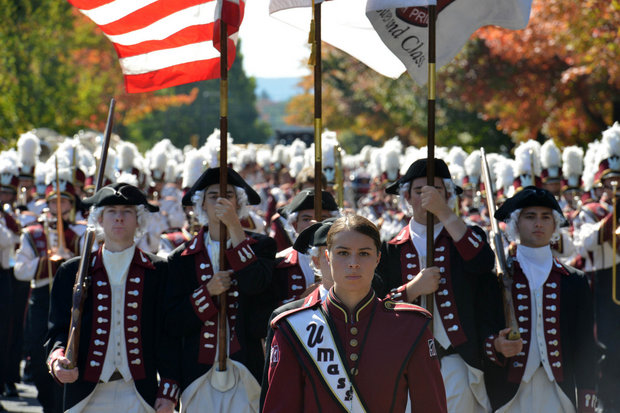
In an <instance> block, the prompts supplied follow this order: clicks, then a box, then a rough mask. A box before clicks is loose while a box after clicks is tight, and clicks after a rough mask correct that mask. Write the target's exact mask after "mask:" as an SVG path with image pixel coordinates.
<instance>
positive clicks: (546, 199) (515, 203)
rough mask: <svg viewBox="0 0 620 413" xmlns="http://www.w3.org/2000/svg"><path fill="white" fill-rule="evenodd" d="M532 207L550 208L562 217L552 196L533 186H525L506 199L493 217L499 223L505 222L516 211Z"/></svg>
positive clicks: (560, 209)
mask: <svg viewBox="0 0 620 413" xmlns="http://www.w3.org/2000/svg"><path fill="white" fill-rule="evenodd" d="M534 206H540V207H546V208H551V209H553V210H554V211H558V212H559V213H560V215H562V217H564V213H563V212H562V208H560V205H559V204H558V201H556V199H555V197H554V196H553V194H552V193H551V192H549V191H547V190H546V189H543V188H537V187H535V186H527V187H525V188H523V189H522V190H520V191H519V192H517V193H516V194H515V195H514V196H512V197H511V198H508V199H507V200H506V201H505V202H504V203H503V204H502V206H501V207H499V209H498V210H497V211H495V215H494V216H495V218H496V219H498V220H499V221H506V220H508V218H510V214H512V213H513V212H514V211H516V210H517V209H522V208H527V207H534ZM564 222H566V218H564Z"/></svg>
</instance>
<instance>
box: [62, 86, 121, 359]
mask: <svg viewBox="0 0 620 413" xmlns="http://www.w3.org/2000/svg"><path fill="white" fill-rule="evenodd" d="M115 106H116V101H115V100H114V98H112V99H111V100H110V109H109V111H108V120H107V122H106V125H105V132H104V135H103V142H102V148H101V160H100V162H99V168H98V173H97V182H96V185H95V193H97V191H98V190H99V189H100V188H101V186H102V185H103V178H104V176H105V164H106V161H107V158H108V148H109V146H110V135H111V134H112V126H113V123H114V119H113V118H114V107H115ZM94 243H95V228H93V227H90V226H89V227H88V228H87V229H86V233H85V234H84V247H83V249H82V256H81V258H80V266H79V269H78V272H77V274H76V275H75V284H74V285H73V300H72V308H71V327H70V328H69V337H68V339H67V347H66V349H65V357H66V358H67V359H68V360H69V364H68V366H67V367H68V368H74V367H76V365H77V358H78V350H79V343H80V330H81V326H82V310H83V309H84V302H85V301H86V292H87V290H88V287H89V285H90V277H89V275H88V267H89V264H90V253H91V250H92V249H93V245H94Z"/></svg>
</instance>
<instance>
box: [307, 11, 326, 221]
mask: <svg viewBox="0 0 620 413" xmlns="http://www.w3.org/2000/svg"><path fill="white" fill-rule="evenodd" d="M315 1H316V0H312V22H311V25H310V39H308V40H309V41H310V42H311V43H312V52H311V53H310V61H309V63H310V64H311V65H313V66H314V219H316V220H317V221H321V207H322V201H323V195H322V192H321V177H322V175H323V165H322V163H323V161H322V156H323V153H322V148H321V130H322V124H321V123H322V117H323V106H322V94H323V90H322V88H321V3H316V4H315Z"/></svg>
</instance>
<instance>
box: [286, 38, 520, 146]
mask: <svg viewBox="0 0 620 413" xmlns="http://www.w3.org/2000/svg"><path fill="white" fill-rule="evenodd" d="M322 49H323V60H322V65H323V99H322V102H323V125H324V126H325V127H326V128H328V129H332V130H336V131H338V132H342V133H345V132H346V135H347V136H351V135H352V136H356V137H364V136H370V137H371V138H372V139H373V140H375V141H379V142H381V141H384V140H387V139H390V138H392V137H394V136H398V137H399V138H400V139H401V140H402V141H403V143H405V144H406V145H411V144H413V145H416V146H424V145H426V140H427V94H426V88H420V87H419V86H417V85H415V84H414V83H413V81H412V80H411V78H410V77H409V75H407V74H404V75H402V76H401V77H400V78H398V79H390V78H386V77H383V76H381V75H379V74H377V73H376V72H374V71H373V70H371V69H369V68H367V67H366V66H365V65H364V64H363V63H361V62H359V61H357V60H356V59H354V58H352V57H350V56H349V55H347V54H345V53H343V52H341V51H339V50H337V49H335V48H333V47H329V46H327V45H323V48H322ZM313 81H314V80H313V76H312V75H309V76H306V77H304V78H303V79H302V81H301V83H300V86H301V87H302V88H303V90H304V93H303V94H301V95H299V96H296V97H294V98H292V99H291V101H290V102H289V105H288V107H287V113H288V116H287V118H286V121H287V122H288V123H290V124H298V125H312V122H313V109H312V108H313V106H312V104H313V103H312V102H313V96H312V89H313ZM436 125H437V126H436V142H437V145H442V146H449V145H461V146H464V147H465V148H467V149H470V150H471V149H474V148H476V147H479V146H480V145H481V144H483V145H484V146H485V147H487V148H488V149H489V150H496V151H498V150H500V149H501V148H502V146H504V147H507V146H509V145H510V139H509V137H508V136H506V135H504V134H502V133H501V132H498V131H497V130H496V128H495V122H494V121H493V120H484V119H481V118H480V117H479V116H478V114H477V113H476V112H472V111H467V110H466V109H463V108H452V107H450V106H448V105H447V102H446V101H444V100H442V99H439V100H438V101H437V115H436ZM462 132H468V133H470V134H471V135H472V136H473V139H472V140H471V141H468V142H464V141H462V140H461V139H459V134H461V133H462Z"/></svg>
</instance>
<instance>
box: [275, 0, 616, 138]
mask: <svg viewBox="0 0 620 413" xmlns="http://www.w3.org/2000/svg"><path fill="white" fill-rule="evenodd" d="M323 49H324V56H323V59H324V60H323V61H324V63H323V66H324V75H323V113H324V125H326V127H328V128H331V129H336V130H339V129H349V130H352V131H353V132H354V133H360V134H361V133H363V134H366V135H369V136H372V137H373V138H374V139H377V140H383V139H389V138H391V137H392V136H395V135H398V136H399V137H401V139H403V140H404V141H406V142H410V143H414V144H423V143H424V140H425V134H426V106H425V99H426V90H425V88H419V87H417V86H416V85H414V84H413V82H412V81H411V79H410V78H409V76H408V75H406V74H405V75H403V76H401V77H400V78H399V79H397V80H392V79H387V78H384V77H382V76H380V75H378V74H377V73H375V72H373V71H372V70H370V69H368V68H365V67H364V66H363V65H362V64H361V63H359V62H357V61H355V60H354V59H353V58H351V57H349V56H347V55H345V54H344V53H342V52H339V51H337V50H335V49H333V48H329V47H324V48H323ZM302 85H303V86H304V88H305V89H306V90H307V93H308V94H307V95H303V96H300V97H297V98H295V99H293V100H292V102H291V103H290V105H289V108H288V113H289V117H288V119H287V120H288V121H289V122H291V123H303V124H311V120H312V104H311V102H312V99H311V98H309V94H310V93H311V91H312V77H311V76H308V77H307V78H305V79H304V80H303V83H302ZM619 90H620V2H619V1H618V0H614V1H609V0H607V1H605V0H586V1H581V2H578V1H575V0H534V1H533V5H532V13H531V17H530V21H529V24H528V26H527V28H525V29H523V30H519V31H511V30H507V29H501V28H498V27H485V28H481V29H480V30H478V31H477V32H476V33H475V34H474V35H473V36H472V38H471V39H470V41H469V42H468V43H467V45H466V46H465V48H464V50H463V51H462V52H461V53H460V54H459V55H458V56H457V57H456V58H455V59H454V61H453V62H451V63H450V64H449V65H447V66H446V67H444V68H442V69H441V70H440V71H439V78H438V88H437V94H438V109H437V125H438V132H437V133H438V134H439V135H440V134H441V133H443V132H446V131H447V132H446V133H449V132H450V131H449V129H450V128H454V127H456V124H455V119H454V118H453V117H451V116H452V115H451V113H453V112H454V111H457V112H458V113H461V114H462V113H470V114H471V116H473V117H478V118H481V119H482V120H486V121H489V122H491V123H493V124H494V125H495V127H496V128H497V130H498V132H503V133H504V134H507V135H509V136H510V137H511V138H512V140H513V141H514V142H517V141H520V140H526V139H530V138H540V137H541V136H548V137H552V138H554V139H555V140H556V141H557V142H558V143H559V144H565V145H568V144H574V143H581V144H583V143H586V142H589V141H591V140H593V139H594V138H596V137H599V136H600V132H601V130H603V129H605V128H606V127H607V126H608V125H610V124H611V123H612V122H613V120H619V119H617V118H616V119H614V117H617V116H618V112H620V94H619ZM614 105H615V112H614ZM614 113H616V115H615V116H614ZM469 124H470V125H472V124H471V123H469ZM464 131H467V132H470V133H472V134H473V135H474V137H476V134H477V132H478V131H477V130H464ZM458 132H463V131H458ZM438 142H440V143H441V139H439V140H438Z"/></svg>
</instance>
